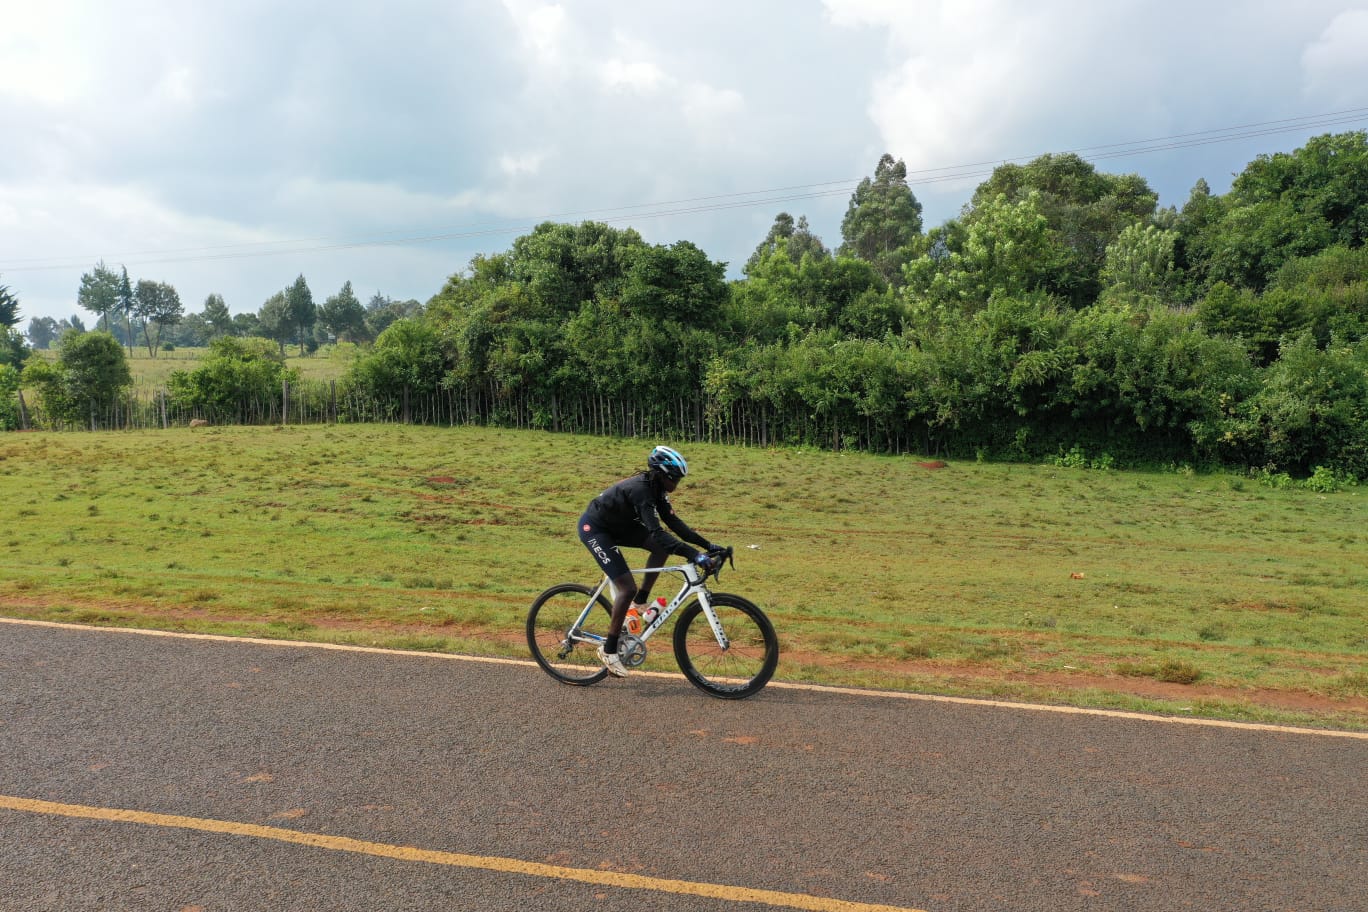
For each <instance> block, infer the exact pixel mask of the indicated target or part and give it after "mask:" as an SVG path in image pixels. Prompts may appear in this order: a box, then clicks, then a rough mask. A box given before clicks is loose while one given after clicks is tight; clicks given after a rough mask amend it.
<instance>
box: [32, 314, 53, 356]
mask: <svg viewBox="0 0 1368 912" xmlns="http://www.w3.org/2000/svg"><path fill="white" fill-rule="evenodd" d="M57 333H58V329H57V321H56V320H54V319H52V317H34V318H33V319H32V320H29V328H28V338H29V344H30V345H32V346H33V347H34V348H42V349H47V348H51V347H52V343H53V342H56V341H57Z"/></svg>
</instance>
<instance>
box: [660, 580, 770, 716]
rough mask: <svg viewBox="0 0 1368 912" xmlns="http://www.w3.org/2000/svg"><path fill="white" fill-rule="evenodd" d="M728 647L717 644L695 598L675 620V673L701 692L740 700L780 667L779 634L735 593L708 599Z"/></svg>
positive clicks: (759, 613) (764, 682)
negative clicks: (681, 674) (678, 672)
mask: <svg viewBox="0 0 1368 912" xmlns="http://www.w3.org/2000/svg"><path fill="white" fill-rule="evenodd" d="M709 601H710V602H711V604H712V607H713V611H714V612H715V613H716V614H717V616H718V621H719V622H720V623H721V625H722V630H723V632H725V633H726V635H727V639H728V641H729V647H728V649H726V650H725V651H724V650H723V649H722V648H721V647H719V646H718V644H717V638H716V636H714V635H713V631H712V626H711V625H710V624H709V623H708V616H707V615H706V614H704V613H703V606H702V605H701V604H699V602H698V601H697V599H695V600H694V601H692V602H690V603H689V604H688V605H687V606H685V608H684V610H683V612H682V613H681V614H680V616H679V620H678V621H676V622H675V628H674V653H675V660H676V661H677V662H679V670H680V671H682V672H684V677H686V678H688V679H689V683H690V684H693V685H694V686H695V687H697V688H698V689H699V690H701V691H703V692H704V693H706V694H708V695H709V696H712V697H717V698H719V699H722V700H741V699H744V698H745V697H749V696H753V695H754V694H757V693H759V692H760V689H761V688H763V687H764V686H765V685H766V684H767V683H769V679H770V678H771V677H772V676H773V675H774V670H775V669H776V668H778V667H779V635H778V634H776V633H775V632H774V625H773V624H771V623H770V619H769V618H768V617H766V616H765V613H764V612H763V611H761V610H760V609H759V608H758V607H756V605H755V604H754V603H752V602H750V601H748V600H747V599H744V598H742V597H741V596H739V595H729V594H727V593H721V592H720V593H717V594H715V595H712V596H710V597H709Z"/></svg>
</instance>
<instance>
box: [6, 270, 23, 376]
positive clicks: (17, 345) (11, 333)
mask: <svg viewBox="0 0 1368 912" xmlns="http://www.w3.org/2000/svg"><path fill="white" fill-rule="evenodd" d="M18 323H19V299H18V298H16V297H15V296H14V295H13V294H11V293H10V290H9V288H8V287H6V286H4V285H0V364H9V365H12V366H14V367H15V368H18V367H19V365H21V364H23V363H24V359H25V358H26V357H28V349H27V347H26V346H25V345H24V337H23V336H21V335H20V334H19V331H18V330H17V329H15V328H14V327H15V326H16V325H18Z"/></svg>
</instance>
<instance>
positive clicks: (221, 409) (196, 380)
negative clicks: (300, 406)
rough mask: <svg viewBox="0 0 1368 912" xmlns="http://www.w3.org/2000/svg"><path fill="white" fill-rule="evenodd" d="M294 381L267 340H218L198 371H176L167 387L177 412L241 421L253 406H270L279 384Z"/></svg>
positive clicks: (295, 373)
mask: <svg viewBox="0 0 1368 912" xmlns="http://www.w3.org/2000/svg"><path fill="white" fill-rule="evenodd" d="M298 379H299V374H298V372H297V371H294V370H289V369H287V368H286V367H285V358H284V356H283V355H281V354H279V353H278V352H277V351H276V347H275V346H273V345H271V343H270V342H269V341H268V340H266V339H239V338H237V337H236V336H220V337H219V338H217V339H214V340H213V341H212V342H210V343H209V353H208V355H207V356H206V357H205V358H204V359H203V360H202V361H201V362H200V364H199V366H197V367H196V368H195V369H194V370H192V371H174V372H173V373H172V374H171V377H170V379H169V380H168V383H167V385H168V387H169V389H170V393H171V400H172V401H173V402H174V403H176V405H178V406H180V407H183V408H190V409H198V410H201V411H203V412H204V413H205V414H207V415H208V416H209V417H210V418H211V419H213V420H215V421H224V420H232V421H245V420H246V419H247V415H248V414H249V412H250V410H251V408H252V406H253V404H254V403H261V402H269V401H271V400H272V399H273V398H274V397H276V396H278V395H279V393H280V388H281V384H282V382H283V381H285V380H289V381H291V382H295V381H297V380H298Z"/></svg>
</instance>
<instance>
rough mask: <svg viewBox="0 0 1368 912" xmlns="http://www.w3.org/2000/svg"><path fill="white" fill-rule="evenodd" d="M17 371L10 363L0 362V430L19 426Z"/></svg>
mask: <svg viewBox="0 0 1368 912" xmlns="http://www.w3.org/2000/svg"><path fill="white" fill-rule="evenodd" d="M18 392H19V371H18V369H16V368H15V367H14V365H12V364H0V431H13V430H15V429H16V428H18V427H19V400H18V398H17V394H18Z"/></svg>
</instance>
